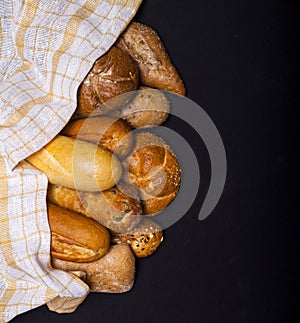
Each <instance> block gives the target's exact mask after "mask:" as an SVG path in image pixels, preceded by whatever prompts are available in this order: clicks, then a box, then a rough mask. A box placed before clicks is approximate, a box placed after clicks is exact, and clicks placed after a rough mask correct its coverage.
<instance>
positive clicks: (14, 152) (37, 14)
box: [0, 0, 141, 322]
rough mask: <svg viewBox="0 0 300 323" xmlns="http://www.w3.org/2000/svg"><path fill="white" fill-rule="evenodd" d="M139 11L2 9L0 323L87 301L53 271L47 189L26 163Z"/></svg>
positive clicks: (12, 0) (87, 1) (123, 5)
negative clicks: (38, 309) (45, 308)
mask: <svg viewBox="0 0 300 323" xmlns="http://www.w3.org/2000/svg"><path fill="white" fill-rule="evenodd" d="M140 3H141V0H130V1H125V0H124V1H121V0H116V1H113V0H106V1H103V0H76V1H72V0H69V1H68V0H53V1H49V0H23V1H20V0H1V2H0V138H1V141H0V322H8V321H10V320H11V319H12V318H13V317H15V316H16V315H18V314H20V313H23V312H25V311H28V310H30V309H32V308H35V307H37V306H40V305H42V304H47V305H48V307H49V309H51V310H53V311H56V312H72V311H74V310H75V309H76V308H77V306H78V305H79V304H80V303H81V302H82V301H83V300H84V298H85V297H86V295H87V294H88V292H89V289H88V286H87V285H86V284H84V283H83V282H82V281H81V280H80V279H79V278H78V277H76V276H74V275H71V274H69V273H65V272H63V271H60V270H55V269H52V268H51V267H50V253H49V250H50V230H49V225H48V220H47V210H46V190H47V184H48V181H47V178H46V177H45V175H44V174H42V173H40V172H39V171H37V170H36V169H34V168H33V167H31V166H30V165H29V164H28V163H26V161H24V160H25V159H26V157H28V156H29V155H30V154H32V153H34V152H35V151H37V150H39V149H40V148H41V147H43V146H44V145H45V144H47V143H48V142H49V141H50V140H51V139H52V138H54V136H55V135H56V134H57V133H58V132H59V131H60V130H61V129H62V128H63V126H64V125H65V124H66V123H67V122H68V120H69V119H70V117H71V115H72V114H73V112H74V110H75V108H76V92H77V88H78V86H79V84H80V83H81V82H82V80H83V78H84V76H85V75H86V74H87V72H88V71H89V69H90V68H91V67H92V65H93V63H94V61H95V60H96V59H97V58H98V57H100V56H101V55H103V54H104V53H105V52H106V51H107V50H108V49H109V48H110V47H111V45H112V44H113V43H114V42H115V40H116V39H117V37H118V36H119V34H120V33H121V32H122V31H123V30H124V29H125V27H126V26H127V24H128V23H129V21H130V20H131V19H132V18H133V16H134V15H135V13H136V11H137V9H138V7H139V5H140Z"/></svg>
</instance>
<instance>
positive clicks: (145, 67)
mask: <svg viewBox="0 0 300 323" xmlns="http://www.w3.org/2000/svg"><path fill="white" fill-rule="evenodd" d="M116 46H117V47H118V48H121V49H123V50H124V51H126V52H128V53H129V54H130V55H131V56H132V57H133V58H134V59H135V61H136V62H137V64H138V66H139V70H140V82H141V83H142V84H144V85H147V86H151V87H154V88H159V89H162V90H166V91H171V92H175V93H178V94H181V95H185V87H184V84H183V81H182V79H181V78H180V76H179V74H178V72H177V70H176V69H175V67H174V65H173V64H172V62H171V60H170V58H169V56H168V54H167V51H166V49H165V47H164V45H163V43H162V41H161V39H160V37H159V36H158V34H157V33H156V31H154V30H153V29H152V28H151V27H149V26H146V25H144V24H141V23H138V22H131V23H130V24H129V26H128V27H127V28H126V30H125V31H124V32H123V33H122V34H121V36H120V37H119V38H118V40H117V42H116Z"/></svg>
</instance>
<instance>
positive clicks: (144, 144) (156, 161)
mask: <svg viewBox="0 0 300 323" xmlns="http://www.w3.org/2000/svg"><path fill="white" fill-rule="evenodd" d="M123 166H124V169H125V171H124V177H125V179H126V181H128V182H129V183H132V184H134V185H136V187H138V188H139V189H140V192H141V193H140V194H141V197H142V200H143V206H144V213H145V214H146V215H155V214H157V213H158V212H160V211H162V210H163V209H164V208H166V207H167V206H168V205H169V203H171V202H172V201H173V199H174V198H175V197H176V196H177V193H178V190H179V185H180V180H181V169H180V165H179V163H178V160H177V158H176V156H175V154H174V153H173V152H172V150H171V148H170V147H169V146H168V145H167V143H166V142H165V141H164V139H162V138H161V137H159V136H157V135H155V134H153V133H150V132H140V133H136V136H135V145H134V148H133V150H132V153H131V154H129V156H127V158H126V159H125V160H124V162H123Z"/></svg>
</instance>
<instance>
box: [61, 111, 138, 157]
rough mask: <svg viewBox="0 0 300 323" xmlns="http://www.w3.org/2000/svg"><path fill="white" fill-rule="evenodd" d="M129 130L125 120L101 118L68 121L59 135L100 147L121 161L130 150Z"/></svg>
mask: <svg viewBox="0 0 300 323" xmlns="http://www.w3.org/2000/svg"><path fill="white" fill-rule="evenodd" d="M131 130H132V129H131V127H130V125H129V124H128V123H127V122H126V121H125V120H122V119H117V118H111V117H107V116H101V117H94V118H83V119H78V120H74V121H70V122H69V123H68V124H67V125H66V127H65V128H64V129H63V130H62V131H61V134H62V135H65V136H68V137H72V138H77V139H80V140H86V141H90V142H92V143H94V144H97V145H100V146H102V147H104V148H106V149H107V150H109V151H110V152H112V153H115V154H116V155H117V156H118V157H119V158H120V159H122V158H124V157H125V156H126V155H127V154H128V153H129V152H130V150H131V148H132V144H133V136H132V133H131Z"/></svg>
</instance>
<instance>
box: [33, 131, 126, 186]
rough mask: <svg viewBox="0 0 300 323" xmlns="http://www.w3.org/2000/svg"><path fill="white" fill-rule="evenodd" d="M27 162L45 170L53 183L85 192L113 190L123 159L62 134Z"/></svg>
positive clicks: (120, 172) (120, 171) (119, 175)
mask: <svg viewBox="0 0 300 323" xmlns="http://www.w3.org/2000/svg"><path fill="white" fill-rule="evenodd" d="M27 161H28V162H29V163H30V164H32V165H33V166H35V167H36V168H37V169H39V170H40V171H42V172H43V173H44V174H45V175H46V176H47V178H48V180H49V182H50V183H52V184H57V185H63V186H66V187H69V188H72V189H78V190H85V191H99V190H106V189H109V188H111V187H113V186H114V185H115V184H116V183H117V182H118V180H119V179H120V177H121V174H122V166H121V164H120V162H119V160H118V159H117V158H116V157H115V156H114V155H112V154H111V153H110V152H109V151H108V150H106V149H104V148H102V147H99V146H97V145H95V144H92V143H90V142H85V141H81V140H75V139H73V138H69V137H66V136H60V135H58V136H56V137H55V138H54V139H53V140H52V141H51V142H49V143H48V144H47V145H46V146H45V147H43V148H42V149H41V150H39V151H37V152H36V153H34V154H33V155H31V156H29V157H28V158H27ZM74 175H75V176H74Z"/></svg>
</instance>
